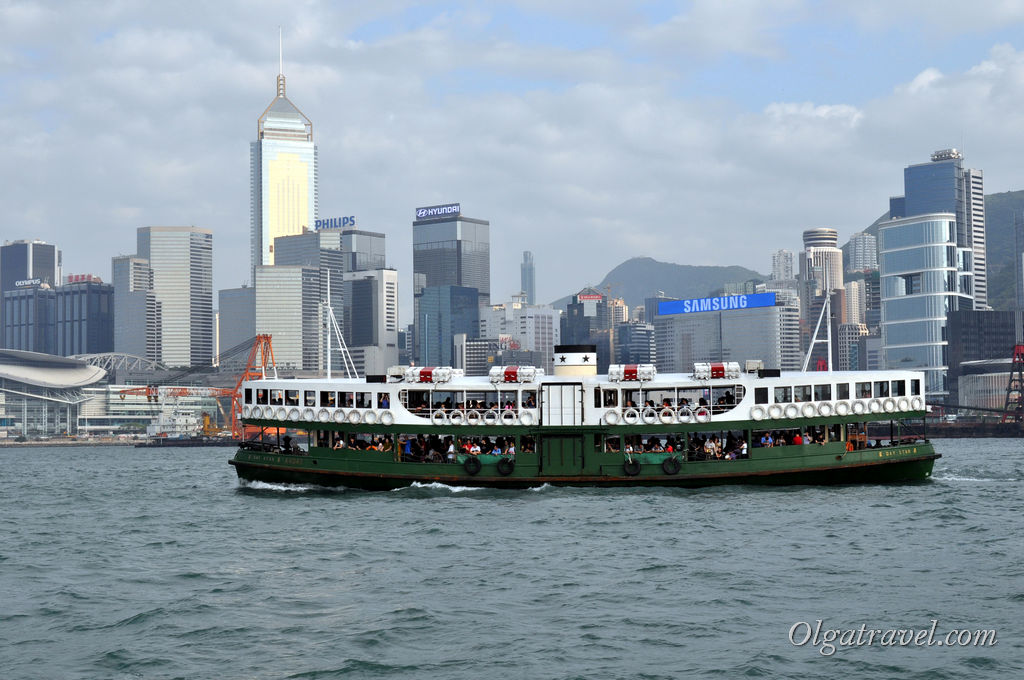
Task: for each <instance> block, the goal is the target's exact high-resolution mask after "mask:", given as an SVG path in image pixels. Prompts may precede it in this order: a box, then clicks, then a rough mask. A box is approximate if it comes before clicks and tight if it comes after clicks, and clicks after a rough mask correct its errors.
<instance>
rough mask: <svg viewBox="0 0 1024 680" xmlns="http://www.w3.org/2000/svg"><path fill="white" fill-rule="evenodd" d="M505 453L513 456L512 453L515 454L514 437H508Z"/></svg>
mask: <svg viewBox="0 0 1024 680" xmlns="http://www.w3.org/2000/svg"><path fill="white" fill-rule="evenodd" d="M505 455H506V456H514V455H516V442H515V440H514V439H509V440H508V447H507V448H506V449H505Z"/></svg>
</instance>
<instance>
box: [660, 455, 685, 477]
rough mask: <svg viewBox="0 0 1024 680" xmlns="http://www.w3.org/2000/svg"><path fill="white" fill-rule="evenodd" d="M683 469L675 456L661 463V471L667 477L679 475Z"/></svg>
mask: <svg viewBox="0 0 1024 680" xmlns="http://www.w3.org/2000/svg"><path fill="white" fill-rule="evenodd" d="M682 467H683V466H682V465H681V464H680V463H679V459H678V458H676V457H675V456H673V457H671V458H666V459H665V460H663V461H661V469H662V471H664V473H665V474H666V475H675V474H679V470H680V469H681V468H682Z"/></svg>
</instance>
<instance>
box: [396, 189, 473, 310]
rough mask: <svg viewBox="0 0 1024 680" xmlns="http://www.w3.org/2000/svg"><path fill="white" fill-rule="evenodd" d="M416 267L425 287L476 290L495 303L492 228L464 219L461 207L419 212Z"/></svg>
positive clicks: (414, 251)
mask: <svg viewBox="0 0 1024 680" xmlns="http://www.w3.org/2000/svg"><path fill="white" fill-rule="evenodd" d="M412 229H413V232H412V267H413V273H414V274H424V275H425V276H426V281H425V283H424V285H425V286H461V287H464V288H476V290H477V292H478V293H479V295H480V304H484V305H489V304H490V303H491V226H490V222H488V221H487V220H478V219H473V218H470V217H464V216H463V215H462V212H461V206H460V205H459V204H458V203H450V204H447V205H440V206H431V207H428V208H418V209H417V210H416V220H415V221H414V222H413V223H412Z"/></svg>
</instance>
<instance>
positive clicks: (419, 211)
mask: <svg viewBox="0 0 1024 680" xmlns="http://www.w3.org/2000/svg"><path fill="white" fill-rule="evenodd" d="M461 213H462V205H461V204H460V203H445V204H444V205H429V206H427V207H425V208H416V219H418V220H429V219H432V218H435V217H458V216H459V215H460V214H461Z"/></svg>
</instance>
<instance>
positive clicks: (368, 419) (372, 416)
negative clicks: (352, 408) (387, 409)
mask: <svg viewBox="0 0 1024 680" xmlns="http://www.w3.org/2000/svg"><path fill="white" fill-rule="evenodd" d="M376 422H377V412H376V411H367V412H366V413H365V414H364V415H363V424H365V425H374V424H376Z"/></svg>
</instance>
